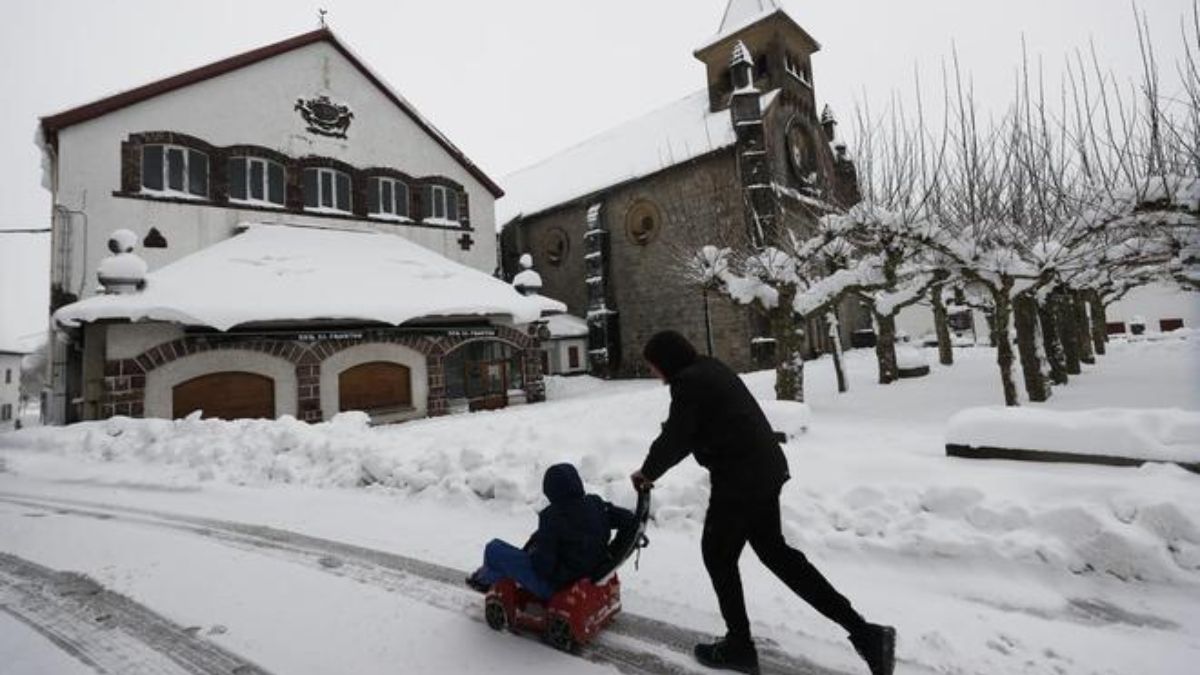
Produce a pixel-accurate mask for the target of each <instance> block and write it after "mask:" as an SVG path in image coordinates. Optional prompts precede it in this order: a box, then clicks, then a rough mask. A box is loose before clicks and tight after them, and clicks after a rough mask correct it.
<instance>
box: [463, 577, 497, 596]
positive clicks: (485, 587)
mask: <svg viewBox="0 0 1200 675" xmlns="http://www.w3.org/2000/svg"><path fill="white" fill-rule="evenodd" d="M467 585H468V586H470V587H471V588H473V589H474V590H476V591H479V592H480V593H487V592H488V591H490V590H491V589H492V587H491V585H489V584H487V583H485V582H484V581H483V579H480V578H479V573H478V572H476V573H474V574H472V575H471V576H469V577H467Z"/></svg>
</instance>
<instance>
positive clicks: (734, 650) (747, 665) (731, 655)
mask: <svg viewBox="0 0 1200 675" xmlns="http://www.w3.org/2000/svg"><path fill="white" fill-rule="evenodd" d="M693 652H694V653H695V655H696V660H697V661H699V662H700V663H702V664H704V665H706V666H708V667H709V668H720V669H723V670H736V671H737V672H739V673H749V675H758V651H756V650H755V649H754V642H753V641H752V640H750V639H749V638H740V639H739V638H731V637H729V636H725V637H723V638H721V639H720V640H717V641H716V642H713V643H712V644H704V645H696V648H695V649H694V650H693Z"/></svg>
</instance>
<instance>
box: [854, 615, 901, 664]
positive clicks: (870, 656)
mask: <svg viewBox="0 0 1200 675" xmlns="http://www.w3.org/2000/svg"><path fill="white" fill-rule="evenodd" d="M850 644H852V645H854V651H856V652H858V655H859V656H861V657H863V660H864V661H866V662H867V667H869V668H870V669H871V675H892V670H893V669H894V668H895V667H896V629H895V628H892V627H891V626H880V625H879V624H876V623H869V624H867V625H866V626H865V627H864V628H863V629H862V630H860V631H858V632H857V633H851V634H850Z"/></svg>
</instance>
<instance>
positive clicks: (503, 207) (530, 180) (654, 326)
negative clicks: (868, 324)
mask: <svg viewBox="0 0 1200 675" xmlns="http://www.w3.org/2000/svg"><path fill="white" fill-rule="evenodd" d="M819 49H820V45H819V44H818V43H817V41H816V40H815V39H814V38H813V37H812V36H811V35H809V34H808V32H807V31H805V30H804V28H802V27H801V26H800V25H799V24H798V23H796V21H795V20H793V19H792V17H791V16H789V15H788V13H787V12H786V11H785V10H784V9H783V8H782V7H780V5H779V3H778V2H777V0H730V2H729V4H728V6H727V8H726V10H725V14H724V16H723V17H722V21H721V24H720V28H719V30H718V31H717V34H716V35H714V36H713V37H711V38H710V39H708V40H706V41H704V43H703V44H701V45H699V47H698V48H697V49H696V50H695V52H694V54H695V57H696V58H697V59H698V60H699V61H700V62H701V63H703V64H704V67H705V72H706V86H705V88H704V89H702V90H700V91H697V92H696V93H694V94H692V95H690V96H687V97H686V98H684V99H682V100H680V101H677V102H675V103H673V104H670V105H668V106H666V107H664V108H662V109H659V110H656V111H653V112H651V113H649V114H647V115H645V116H644V117H641V118H639V119H635V120H633V121H630V122H627V123H625V124H623V125H621V126H619V127H617V128H614V129H611V130H609V131H607V132H605V133H602V134H600V135H598V136H595V137H593V138H591V139H588V140H586V141H583V142H582V143H579V144H577V145H575V146H573V147H571V148H569V149H567V150H565V151H563V152H561V153H560V154H558V155H556V156H553V157H550V158H548V159H546V160H544V161H542V162H540V163H538V164H535V165H533V166H531V167H529V168H526V169H524V170H521V171H518V172H516V173H515V174H513V175H511V176H508V177H507V178H506V179H505V180H504V181H502V182H503V184H504V185H505V189H506V191H507V196H506V197H505V198H504V199H502V200H501V201H500V202H498V204H497V222H498V223H499V224H500V225H501V227H502V231H501V235H500V250H501V266H502V271H503V273H504V275H505V276H506V277H508V278H511V277H512V275H514V274H515V273H517V272H518V271H519V268H518V266H517V260H518V258H519V257H520V256H521V255H522V254H524V253H529V254H531V255H532V257H533V260H534V266H535V268H536V269H537V270H538V272H539V273H540V274H541V275H542V279H543V283H544V287H543V293H545V294H546V295H547V296H550V297H553V298H556V299H559V300H562V301H563V302H565V303H566V304H567V306H568V308H569V311H570V312H571V313H572V314H575V315H578V316H581V317H586V318H587V320H588V323H589V327H590V333H589V344H588V347H589V356H590V361H591V371H592V373H593V374H597V375H603V376H615V377H628V376H636V375H641V374H644V371H643V368H644V366H643V364H642V359H641V358H640V351H641V347H642V345H643V344H645V341H646V340H647V339H648V338H649V337H650V336H651V335H653V334H654V333H655V332H656V331H658V330H662V329H665V328H673V329H676V330H679V331H680V332H682V333H683V334H685V335H687V336H688V337H689V338H690V339H691V340H692V341H693V342H694V343H695V344H696V345H697V346H698V348H700V349H701V350H705V351H708V352H710V353H712V354H714V355H715V356H717V357H719V358H721V359H723V360H725V361H726V362H728V363H730V364H731V365H733V366H734V367H736V368H737V369H739V370H749V369H752V368H761V367H768V366H769V365H770V363H771V358H772V356H771V351H770V350H771V348H772V346H773V345H772V344H771V342H770V341H769V340H766V339H764V337H763V336H765V334H766V330H765V327H764V325H763V324H762V322H761V320H760V319H759V317H758V316H757V315H756V314H755V313H754V312H753V311H752V310H750V309H748V308H746V307H742V306H737V305H734V304H733V303H732V302H730V301H729V300H728V299H727V298H725V297H724V296H721V295H718V294H714V293H712V292H711V291H710V292H705V291H704V290H703V289H702V288H701V287H700V286H699V285H698V284H696V283H694V282H691V281H689V279H688V278H687V275H686V272H685V270H686V267H687V266H686V262H685V261H686V260H687V259H688V258H689V257H690V256H691V255H694V254H695V252H696V251H697V250H698V249H699V248H700V247H701V246H703V245H706V244H715V245H719V246H721V245H731V244H734V245H736V244H737V243H739V242H742V243H745V242H747V241H750V242H755V243H761V242H768V241H770V240H771V239H772V238H773V237H775V236H778V234H779V233H780V232H781V231H783V228H805V227H811V226H812V225H813V224H814V223H815V222H816V220H817V219H818V218H820V217H821V216H822V215H825V214H826V213H829V212H833V211H837V210H841V209H845V208H847V207H849V206H851V205H853V204H854V203H855V202H856V201H858V199H859V192H858V183H857V175H856V171H855V167H854V165H853V163H852V162H851V160H850V159H849V158H848V156H847V154H846V146H845V145H844V144H843V143H841V142H840V141H839V140H838V138H837V135H836V124H837V122H836V119H835V118H834V116H833V113H832V111H830V110H829V109H828V107H826V108H824V109H819V108H818V104H817V98H816V93H815V88H814V78H813V67H812V55H813V54H814V53H815V52H817V50H819ZM859 321H861V319H859ZM843 323H844V324H848V325H843V326H842V330H843V343H844V344H849V342H850V341H849V339H848V335H849V333H850V331H851V330H852V329H854V328H857V327H859V326H857V325H854V324H855V323H856V322H855V321H853V320H851V321H846V320H845V319H843ZM806 334H807V335H808V336H809V343H808V350H809V351H810V352H811V353H814V354H815V353H820V352H821V351H824V350H825V349H827V348H828V347H829V344H828V342H829V339H828V337H827V334H828V330H827V329H826V328H825V327H823V326H820V325H817V324H815V323H814V324H813V325H810V326H808V327H807V331H806Z"/></svg>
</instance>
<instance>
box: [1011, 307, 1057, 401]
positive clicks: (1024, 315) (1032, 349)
mask: <svg viewBox="0 0 1200 675" xmlns="http://www.w3.org/2000/svg"><path fill="white" fill-rule="evenodd" d="M1013 322H1014V323H1015V324H1016V328H1017V352H1018V354H1019V355H1020V357H1021V372H1022V373H1023V374H1024V376H1025V393H1026V394H1028V395H1029V400H1030V401H1034V402H1040V401H1045V400H1047V399H1049V398H1050V383H1049V382H1047V381H1046V376H1045V369H1044V368H1043V365H1044V361H1043V358H1042V352H1041V350H1040V349H1038V346H1039V345H1038V339H1039V336H1038V314H1037V301H1035V300H1034V299H1033V298H1032V297H1030V296H1029V295H1019V296H1017V298H1016V299H1015V300H1014V301H1013Z"/></svg>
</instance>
